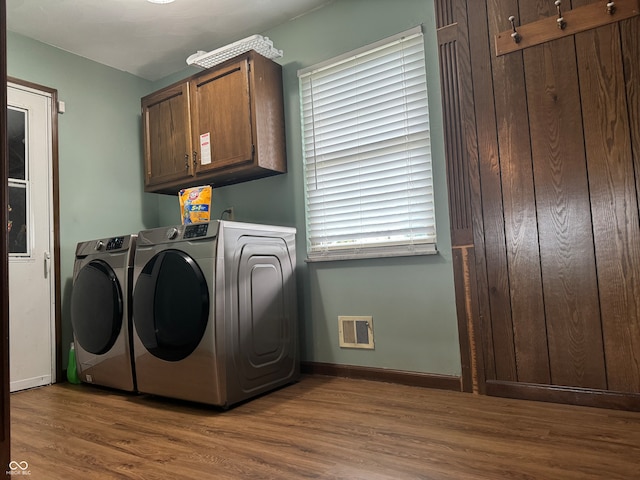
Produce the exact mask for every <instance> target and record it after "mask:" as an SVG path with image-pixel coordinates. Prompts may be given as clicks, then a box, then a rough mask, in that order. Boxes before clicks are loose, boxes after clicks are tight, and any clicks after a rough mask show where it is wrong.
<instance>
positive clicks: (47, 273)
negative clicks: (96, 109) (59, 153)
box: [7, 83, 55, 392]
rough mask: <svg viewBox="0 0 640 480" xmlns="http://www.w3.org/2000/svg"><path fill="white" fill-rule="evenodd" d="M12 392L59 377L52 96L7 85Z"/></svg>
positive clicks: (44, 383) (18, 86)
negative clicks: (53, 202)
mask: <svg viewBox="0 0 640 480" xmlns="http://www.w3.org/2000/svg"><path fill="white" fill-rule="evenodd" d="M7 98H8V110H7V131H8V132H7V133H8V144H9V157H8V159H9V225H8V228H9V345H10V347H9V350H10V384H11V391H12V392H13V391H16V390H23V389H25V388H32V387H37V386H40V385H48V384H50V383H52V382H53V381H55V348H54V342H53V340H54V338H55V335H54V329H55V313H54V312H55V310H54V280H53V279H54V275H53V267H52V265H53V262H52V259H51V252H52V251H53V220H52V219H53V211H52V193H51V192H52V172H51V170H52V144H51V137H52V134H51V112H52V105H51V103H52V98H51V95H50V94H48V93H45V92H40V91H38V90H34V89H31V88H28V87H24V86H21V85H14V84H11V83H10V84H9V86H8V89H7Z"/></svg>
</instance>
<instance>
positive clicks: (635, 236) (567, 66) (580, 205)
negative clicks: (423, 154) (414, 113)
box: [435, 0, 640, 409]
mask: <svg viewBox="0 0 640 480" xmlns="http://www.w3.org/2000/svg"><path fill="white" fill-rule="evenodd" d="M594 3H595V4H598V5H591V4H594ZM616 3H618V4H619V5H621V6H623V7H625V8H627V7H628V8H630V9H631V10H632V11H635V10H637V8H636V7H637V6H640V2H638V1H637V0H621V1H620V2H616ZM435 4H436V17H437V24H438V27H439V28H438V40H439V45H440V47H439V48H440V64H441V81H442V90H443V106H444V116H445V136H446V143H447V166H448V179H449V191H450V203H451V208H450V210H451V225H452V239H453V249H454V268H455V276H456V290H457V301H458V318H459V326H460V339H461V347H462V360H463V362H462V363H463V380H464V382H463V383H464V386H465V390H468V391H472V390H473V391H478V392H481V393H485V392H486V393H488V394H493V395H504V396H512V397H521V398H532V399H539V400H551V401H560V402H569V403H579V404H586V405H595V406H613V407H619V408H631V409H640V225H639V199H640V193H639V192H640V16H638V13H640V11H639V12H637V13H636V14H633V15H631V16H630V18H625V19H621V20H617V19H616V17H615V13H614V14H613V15H610V14H609V13H608V12H607V7H606V4H607V2H603V1H601V0H600V1H597V2H594V1H593V0H572V1H569V0H563V1H562V3H561V10H560V12H558V9H557V6H556V5H555V4H554V2H553V1H552V0H535V1H533V0H519V1H518V0H484V1H477V0H436V1H435ZM623 4H624V5H623ZM589 5H590V6H589ZM600 7H601V8H600ZM587 10H588V11H589V12H595V13H594V14H593V15H591V13H590V15H591V16H592V17H594V18H595V22H596V23H598V24H602V25H601V26H598V27H596V28H589V29H586V30H584V31H580V32H577V33H572V32H570V31H569V30H570V28H575V27H576V25H575V24H573V25H567V32H566V34H562V32H561V33H560V35H561V38H557V39H553V40H550V41H544V42H542V43H540V44H538V45H534V46H529V47H527V48H521V49H519V50H517V51H515V52H512V53H507V54H504V55H497V54H496V43H495V42H496V35H498V34H501V33H503V32H505V31H507V32H506V33H507V35H508V34H509V33H510V32H509V31H510V30H511V28H512V27H511V23H510V21H509V17H510V16H511V15H513V16H514V17H515V19H514V24H515V26H516V28H521V31H522V32H525V31H530V30H527V27H526V25H531V24H534V23H536V22H538V23H537V25H539V24H540V22H541V20H542V19H545V18H550V17H551V18H553V17H558V16H559V14H560V15H562V12H565V14H564V18H565V19H567V23H569V19H570V18H578V17H579V14H581V12H585V11H587ZM598 15H602V17H603V18H602V19H601V18H598ZM576 21H577V20H576ZM552 23H553V28H555V29H557V26H556V22H555V19H554V20H553V21H552ZM520 26H521V27H520ZM578 29H579V28H578ZM549 33H550V37H554V36H558V32H549ZM523 43H525V35H524V34H523Z"/></svg>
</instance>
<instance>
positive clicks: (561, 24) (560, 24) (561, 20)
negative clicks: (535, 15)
mask: <svg viewBox="0 0 640 480" xmlns="http://www.w3.org/2000/svg"><path fill="white" fill-rule="evenodd" d="M561 4H562V1H561V0H556V1H555V6H556V9H557V10H558V19H557V20H556V22H558V28H559V29H560V30H564V29H565V27H566V26H567V22H565V21H564V17H563V16H562V9H561V8H560V5H561Z"/></svg>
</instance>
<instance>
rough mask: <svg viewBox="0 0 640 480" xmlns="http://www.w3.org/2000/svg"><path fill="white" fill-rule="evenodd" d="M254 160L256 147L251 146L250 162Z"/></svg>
mask: <svg viewBox="0 0 640 480" xmlns="http://www.w3.org/2000/svg"><path fill="white" fill-rule="evenodd" d="M255 158H256V146H255V144H254V145H251V160H254V159H255Z"/></svg>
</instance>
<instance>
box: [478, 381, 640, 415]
mask: <svg viewBox="0 0 640 480" xmlns="http://www.w3.org/2000/svg"><path fill="white" fill-rule="evenodd" d="M487 395H491V396H494V397H506V398H516V399H519V400H535V401H538V402H552V403H566V404H569V405H582V406H584V407H597V408H611V409H615V410H629V411H634V412H640V394H634V393H622V392H612V391H610V390H597V389H591V388H578V387H561V386H557V385H539V384H535V383H523V382H517V383H516V382H501V381H499V380H488V381H487Z"/></svg>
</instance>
